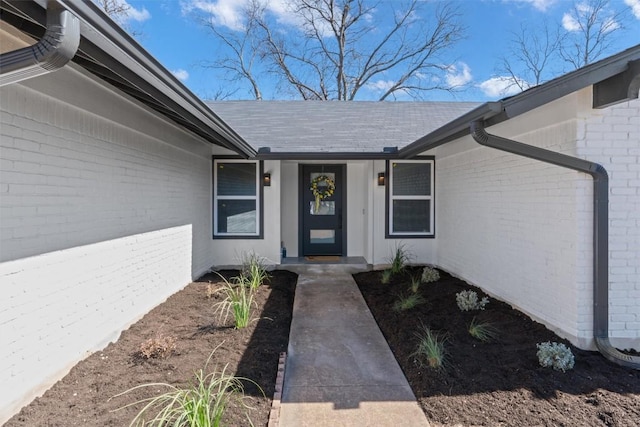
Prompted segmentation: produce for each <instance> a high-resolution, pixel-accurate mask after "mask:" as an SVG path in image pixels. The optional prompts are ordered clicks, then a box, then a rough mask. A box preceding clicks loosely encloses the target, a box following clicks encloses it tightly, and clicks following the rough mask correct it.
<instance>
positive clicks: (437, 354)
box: [411, 325, 447, 369]
mask: <svg viewBox="0 0 640 427" xmlns="http://www.w3.org/2000/svg"><path fill="white" fill-rule="evenodd" d="M420 329H421V330H420V332H418V333H416V335H417V337H418V348H417V349H416V351H415V352H413V353H412V354H411V356H412V357H414V358H415V360H416V361H417V363H419V364H420V366H424V365H425V364H426V366H428V367H430V368H432V369H443V368H444V365H445V363H446V360H445V359H446V352H445V344H446V342H447V337H446V336H445V335H440V334H437V333H435V332H433V331H432V330H431V329H429V328H428V327H426V326H424V325H422V326H421V328H420Z"/></svg>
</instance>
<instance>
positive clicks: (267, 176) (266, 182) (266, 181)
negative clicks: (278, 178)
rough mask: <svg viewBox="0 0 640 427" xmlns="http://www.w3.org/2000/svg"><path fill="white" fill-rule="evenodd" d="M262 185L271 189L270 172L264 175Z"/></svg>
mask: <svg viewBox="0 0 640 427" xmlns="http://www.w3.org/2000/svg"><path fill="white" fill-rule="evenodd" d="M262 185H264V186H265V187H271V174H270V173H269V172H267V173H265V174H264V175H262Z"/></svg>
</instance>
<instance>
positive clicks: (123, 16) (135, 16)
mask: <svg viewBox="0 0 640 427" xmlns="http://www.w3.org/2000/svg"><path fill="white" fill-rule="evenodd" d="M93 1H94V3H96V4H97V5H98V6H100V8H101V9H103V10H104V3H103V2H101V1H100V0H93ZM108 5H109V6H110V7H109V8H111V6H113V7H114V8H119V9H121V10H122V11H123V12H122V13H117V14H115V13H109V15H111V18H112V19H113V20H114V21H116V22H117V23H118V24H120V25H122V24H126V23H127V22H129V21H137V22H144V21H146V20H148V19H150V18H151V14H150V13H149V11H148V10H147V9H145V8H144V6H143V7H142V9H136V8H135V7H133V6H131V4H130V3H129V2H127V0H114V2H113V4H111V3H109V4H108Z"/></svg>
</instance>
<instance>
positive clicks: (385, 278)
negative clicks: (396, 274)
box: [380, 269, 393, 285]
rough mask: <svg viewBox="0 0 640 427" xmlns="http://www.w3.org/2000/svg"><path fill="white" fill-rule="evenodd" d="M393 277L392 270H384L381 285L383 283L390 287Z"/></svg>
mask: <svg viewBox="0 0 640 427" xmlns="http://www.w3.org/2000/svg"><path fill="white" fill-rule="evenodd" d="M391 276H393V273H392V272H391V270H389V269H387V270H384V271H383V272H382V276H381V277H380V283H382V284H383V285H388V284H389V282H391Z"/></svg>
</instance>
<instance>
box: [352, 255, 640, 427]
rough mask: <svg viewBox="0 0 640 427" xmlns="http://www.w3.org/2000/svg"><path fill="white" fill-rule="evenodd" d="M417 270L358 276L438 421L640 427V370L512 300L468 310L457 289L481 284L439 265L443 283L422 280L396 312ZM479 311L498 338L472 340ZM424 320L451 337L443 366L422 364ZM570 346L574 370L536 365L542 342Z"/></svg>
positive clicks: (420, 396)
mask: <svg viewBox="0 0 640 427" xmlns="http://www.w3.org/2000/svg"><path fill="white" fill-rule="evenodd" d="M421 271H422V270H421V268H417V267H416V268H410V269H408V270H407V271H406V273H404V274H402V275H396V276H394V277H393V278H392V280H391V282H390V283H388V284H386V285H385V284H382V283H381V282H380V277H381V272H378V271H374V272H365V273H358V274H356V275H355V276H354V277H355V280H356V282H357V283H358V286H359V287H360V290H361V292H362V294H363V296H364V298H365V300H366V301H367V304H368V305H369V308H370V309H371V312H372V313H373V315H374V317H375V318H376V320H377V322H378V324H379V326H380V328H381V330H382V332H383V334H384V335H385V337H386V338H387V341H388V342H389V344H390V346H391V349H392V351H393V352H394V354H395V356H396V359H397V360H398V362H399V363H400V365H401V367H402V369H403V371H404V373H405V375H406V376H407V379H408V380H409V383H410V384H411V387H412V389H413V391H414V394H415V395H416V396H417V398H418V401H419V404H420V405H421V407H422V408H423V410H424V411H425V413H426V415H427V418H428V419H429V420H430V421H431V422H432V425H435V426H441V425H444V426H458V425H462V426H476V425H482V426H629V427H631V426H633V427H636V426H638V425H640V371H638V370H633V369H628V368H623V367H621V366H618V365H616V364H614V363H611V362H609V361H607V360H606V359H605V358H604V357H602V356H601V355H600V354H599V353H597V352H589V351H583V350H579V349H577V348H575V347H573V346H571V345H570V344H569V343H568V342H567V341H565V340H562V339H560V338H559V337H557V336H556V335H555V334H554V333H553V332H551V331H549V330H548V329H546V328H545V327H544V326H543V325H541V324H539V323H536V322H534V321H532V320H531V319H530V318H528V317H527V316H525V315H523V314H522V313H521V312H519V311H517V310H515V309H512V308H511V306H509V305H507V304H505V303H503V302H500V301H498V300H496V299H493V298H490V302H489V304H488V305H487V306H486V308H485V310H483V311H476V312H461V311H460V310H459V308H458V307H457V304H456V293H458V292H460V291H462V290H467V289H470V290H475V291H476V292H477V293H478V295H479V296H482V295H483V293H482V291H481V290H479V289H477V288H475V287H473V286H471V285H469V284H467V283H465V282H463V281H461V280H459V279H457V278H454V277H452V276H450V275H449V274H447V273H444V272H440V280H439V281H437V282H434V283H430V284H422V285H420V288H419V292H420V293H421V294H422V296H424V298H425V300H426V303H424V304H422V305H419V306H417V307H416V308H413V309H410V310H407V311H403V312H396V311H394V310H393V309H392V306H393V303H394V302H395V301H396V299H397V298H398V295H400V294H402V293H404V294H406V293H407V292H408V291H409V284H410V278H411V277H412V276H414V275H418V276H419V275H420V273H421ZM474 317H476V318H477V319H479V320H485V321H490V322H491V323H493V325H494V326H495V327H496V328H497V329H498V330H499V337H498V339H497V340H496V341H495V342H489V343H483V342H480V341H478V340H476V339H474V338H472V337H471V336H470V335H469V333H468V331H467V328H468V325H469V323H470V322H471V320H472V319H473V318H474ZM421 325H425V326H427V327H429V328H431V329H432V330H434V331H436V332H438V333H440V334H446V337H447V344H446V349H447V359H446V365H445V368H444V369H443V370H441V371H437V370H434V369H431V368H428V367H425V366H424V365H422V366H421V364H420V363H417V361H416V357H415V356H412V353H414V351H415V350H416V343H417V337H416V332H417V331H418V330H419V329H420V327H421ZM545 341H556V342H561V343H565V344H566V345H568V346H569V347H570V348H571V350H572V352H573V354H574V355H575V367H574V368H573V369H572V370H569V371H567V372H566V373H563V372H562V371H555V370H553V369H551V368H543V367H541V366H540V365H539V363H538V358H537V356H536V351H537V348H536V344H537V343H541V342H545Z"/></svg>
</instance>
